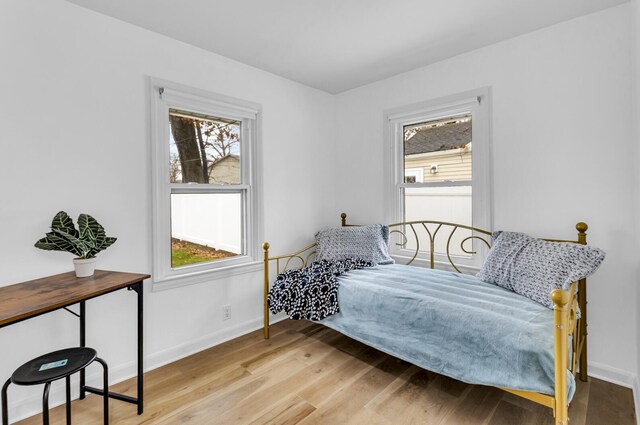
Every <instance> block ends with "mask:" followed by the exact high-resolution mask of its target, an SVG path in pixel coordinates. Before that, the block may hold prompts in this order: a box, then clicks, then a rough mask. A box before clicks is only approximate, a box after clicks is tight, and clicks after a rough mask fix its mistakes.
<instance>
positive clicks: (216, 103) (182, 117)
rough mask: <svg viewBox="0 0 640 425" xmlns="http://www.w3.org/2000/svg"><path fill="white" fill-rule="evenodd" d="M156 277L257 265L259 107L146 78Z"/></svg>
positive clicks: (190, 276)
mask: <svg viewBox="0 0 640 425" xmlns="http://www.w3.org/2000/svg"><path fill="white" fill-rule="evenodd" d="M149 86H150V90H149V91H150V98H151V108H150V113H151V146H152V158H153V161H152V174H153V209H154V210H153V230H154V232H153V234H154V240H153V269H154V281H155V282H161V283H163V284H169V286H173V284H183V283H194V282H199V281H205V280H209V279H211V278H212V274H214V273H215V274H216V276H218V275H219V274H220V273H223V272H224V273H238V272H241V271H252V270H254V269H257V268H258V267H257V266H258V265H259V264H260V263H257V260H258V256H259V249H258V244H259V242H260V240H261V225H260V224H261V223H260V222H259V218H260V217H261V214H260V211H261V206H260V196H259V195H260V187H259V181H260V179H259V177H258V176H259V171H260V167H259V165H260V155H259V152H260V150H259V141H258V133H257V130H258V125H257V124H258V119H259V112H260V107H259V105H255V104H252V103H249V102H244V101H240V100H237V99H231V98H228V97H225V96H221V95H215V94H211V93H207V92H204V91H199V90H195V89H191V88H186V87H182V86H179V85H177V84H173V83H169V82H166V81H160V80H156V79H150V84H149Z"/></svg>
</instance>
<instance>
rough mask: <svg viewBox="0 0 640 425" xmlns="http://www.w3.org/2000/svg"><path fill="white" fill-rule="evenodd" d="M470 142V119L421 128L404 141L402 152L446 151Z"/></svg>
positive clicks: (408, 153) (411, 153) (410, 153)
mask: <svg viewBox="0 0 640 425" xmlns="http://www.w3.org/2000/svg"><path fill="white" fill-rule="evenodd" d="M470 142H471V121H466V122H458V123H454V124H446V125H441V126H438V127H431V128H423V129H421V130H418V132H416V134H414V135H413V137H411V138H410V139H409V140H406V141H405V142H404V154H405V155H414V154H419V153H426V152H437V151H446V150H449V149H456V148H460V147H462V146H465V145H467V144H468V143H470Z"/></svg>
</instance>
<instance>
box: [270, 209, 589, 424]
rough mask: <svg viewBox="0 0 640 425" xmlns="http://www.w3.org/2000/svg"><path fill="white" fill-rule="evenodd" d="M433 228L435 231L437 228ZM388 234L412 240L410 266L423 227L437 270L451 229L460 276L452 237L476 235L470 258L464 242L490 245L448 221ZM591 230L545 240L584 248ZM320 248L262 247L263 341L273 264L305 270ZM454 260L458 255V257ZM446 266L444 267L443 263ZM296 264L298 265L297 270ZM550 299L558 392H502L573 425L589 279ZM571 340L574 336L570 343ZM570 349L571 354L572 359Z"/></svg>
mask: <svg viewBox="0 0 640 425" xmlns="http://www.w3.org/2000/svg"><path fill="white" fill-rule="evenodd" d="M341 219H342V226H352V225H348V224H347V215H346V214H345V213H342V214H341ZM434 227H435V228H434ZM389 228H390V233H397V234H399V235H400V238H401V241H400V242H399V243H396V245H398V246H400V247H401V248H406V246H407V244H408V241H409V240H410V237H412V239H411V240H415V245H416V248H415V252H414V254H413V256H412V257H411V259H410V260H409V261H408V262H407V263H406V264H411V263H412V262H413V261H414V260H415V259H416V258H417V257H418V253H419V252H420V241H419V238H418V230H421V229H424V231H425V232H426V235H427V236H428V237H429V245H430V246H429V251H428V252H429V268H431V269H433V268H435V265H436V261H435V259H436V258H435V242H436V241H435V237H436V235H437V234H438V232H439V231H440V230H441V229H443V228H449V229H450V233H449V235H448V237H447V243H446V247H445V253H446V259H447V260H448V262H449V264H448V265H450V266H451V267H453V268H454V269H455V270H456V271H458V272H460V270H459V268H458V267H457V266H456V264H455V263H454V258H452V254H451V242H452V238H453V235H454V233H455V232H456V231H457V230H458V229H465V230H467V231H470V232H472V233H471V236H468V237H465V238H464V239H463V240H462V241H461V242H460V248H461V249H462V251H463V252H465V253H466V254H468V255H473V254H476V253H477V252H476V251H474V250H473V247H472V248H471V249H466V248H465V247H464V244H465V243H466V242H467V241H470V240H472V239H476V240H479V241H481V242H482V243H484V244H485V245H486V246H487V247H489V248H490V247H491V232H489V231H486V230H483V229H478V228H475V227H471V226H466V225H462V224H455V223H447V222H442V221H429V220H423V221H410V222H401V223H394V224H390V225H389ZM587 229H588V226H587V224H586V223H582V222H580V223H578V224H576V230H577V231H578V239H577V240H559V239H545V240H548V241H553V242H571V243H578V244H582V245H586V244H587ZM315 246H316V244H315V243H314V244H311V245H309V246H307V247H305V248H303V249H300V250H298V251H296V252H294V253H291V254H286V255H280V256H275V257H270V256H269V243H267V242H265V243H264V244H263V249H264V338H265V339H268V338H269V306H268V303H267V294H268V292H269V287H270V284H269V264H270V263H271V262H275V266H276V267H275V268H276V269H275V271H276V273H277V274H279V273H282V272H284V271H286V270H290V269H291V268H302V267H305V266H306V265H307V264H309V262H310V260H311V258H312V257H313V256H314V255H315V253H316V252H315V250H314V249H313V248H314V247H315ZM454 257H455V256H454ZM444 264H446V263H444ZM294 266H295V267H294ZM551 300H552V301H553V304H554V308H553V320H554V329H553V331H554V367H555V391H554V394H555V395H554V396H550V395H547V394H541V393H537V392H532V391H521V390H514V389H509V388H501V389H502V390H504V391H507V392H510V393H512V394H515V395H517V396H520V397H523V398H526V399H528V400H531V401H534V402H536V403H539V404H541V405H543V406H546V407H549V408H551V409H552V410H553V416H554V417H555V423H556V425H568V423H569V413H568V409H569V403H568V397H567V396H568V394H567V385H568V383H567V373H566V371H567V370H570V371H571V373H572V374H573V376H574V377H575V376H576V375H578V377H579V378H580V380H581V381H584V382H586V381H587V379H588V378H587V281H586V279H581V280H579V281H577V282H573V283H572V284H571V286H570V288H569V290H568V291H563V290H560V289H556V290H554V291H553V292H552V293H551ZM577 306H579V308H580V313H581V315H580V318H579V319H578V318H577V316H576V311H577V308H576V307H577ZM570 337H572V338H571V339H570ZM569 350H571V355H569Z"/></svg>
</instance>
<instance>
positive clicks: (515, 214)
mask: <svg viewBox="0 0 640 425" xmlns="http://www.w3.org/2000/svg"><path fill="white" fill-rule="evenodd" d="M629 15H630V6H629V4H625V5H622V6H619V7H616V8H612V9H608V10H605V11H602V12H599V13H596V14H592V15H588V16H585V17H582V18H579V19H575V20H572V21H569V22H565V23H562V24H559V25H556V26H553V27H549V28H546V29H543V30H540V31H536V32H533V33H530V34H527V35H524V36H521V37H518V38H515V39H511V40H508V41H505V42H501V43H498V44H495V45H492V46H489V47H486V48H482V49H479V50H476V51H473V52H470V53H467V54H464V55H461V56H457V57H454V58H452V59H449V60H445V61H442V62H439V63H436V64H434V65H431V66H428V67H425V68H421V69H418V70H414V71H411V72H408V73H405V74H401V75H398V76H396V77H392V78H389V79H387V80H383V81H380V82H377V83H373V84H370V85H367V86H364V87H361V88H358V89H354V90H351V91H349V92H346V93H343V94H341V95H338V110H337V117H338V134H339V141H340V146H341V149H342V156H341V157H340V159H339V162H338V164H337V165H338V175H339V178H340V180H341V181H343V182H345V184H346V186H345V187H349V188H352V190H350V191H345V192H340V193H338V197H337V200H336V201H337V205H338V206H339V207H340V208H341V209H344V210H345V211H346V212H347V213H349V215H350V220H351V222H361V223H366V222H376V221H380V220H382V217H383V186H382V185H383V174H382V169H383V158H382V155H383V154H382V146H383V140H382V137H383V111H385V110H386V109H390V108H395V107H400V106H403V105H408V104H412V103H415V102H421V101H426V100H430V99H436V98H439V97H443V96H448V95H451V94H455V93H459V92H464V91H467V90H472V89H476V88H480V87H484V86H490V87H491V88H492V98H493V103H492V105H493V121H492V123H493V129H492V131H493V161H494V164H493V165H494V168H493V170H494V223H495V229H505V230H517V231H524V232H528V233H531V234H534V235H538V236H546V237H558V238H571V237H575V230H574V225H575V223H576V222H578V221H581V220H583V221H586V222H587V223H588V224H589V225H590V230H589V235H588V238H589V241H590V243H592V244H593V245H595V246H598V247H601V248H602V249H604V250H605V251H606V252H607V259H606V261H605V262H604V264H603V266H602V267H601V269H600V270H599V271H598V272H597V273H596V274H595V275H594V276H593V278H591V279H590V280H589V282H588V287H589V337H590V341H589V355H590V361H591V362H593V366H594V367H593V368H592V371H593V372H594V373H596V372H597V371H598V370H600V372H602V371H605V372H607V373H609V375H610V376H614V377H617V378H621V377H624V379H631V377H632V376H634V375H635V374H636V372H637V369H638V367H640V366H639V365H638V350H639V349H638V330H639V326H638V322H637V317H638V316H637V314H636V311H637V308H638V300H637V296H636V291H637V289H636V287H637V282H638V278H637V275H636V271H637V264H638V260H637V258H638V251H637V249H636V247H637V243H636V241H637V234H636V231H635V226H634V223H635V222H636V221H637V219H638V217H637V214H636V211H635V210H634V208H635V204H634V201H633V199H634V194H636V192H637V190H638V187H637V186H636V184H635V181H634V169H635V168H636V164H637V162H636V158H634V156H633V155H630V151H631V150H632V149H633V140H632V128H631V126H630V125H629V123H630V122H632V120H633V119H634V117H633V116H632V113H631V103H632V96H631V91H630V87H631V79H632V74H631V71H632V70H631V25H630V24H631V21H630V18H629ZM353 158H361V160H360V161H359V162H358V163H354V161H353ZM550 158H551V159H550ZM598 367H600V368H599V369H598ZM621 379H622V378H621Z"/></svg>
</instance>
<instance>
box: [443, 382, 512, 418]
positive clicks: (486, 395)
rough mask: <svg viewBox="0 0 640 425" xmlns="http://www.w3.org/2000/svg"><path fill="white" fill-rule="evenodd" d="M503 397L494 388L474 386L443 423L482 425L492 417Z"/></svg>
mask: <svg viewBox="0 0 640 425" xmlns="http://www.w3.org/2000/svg"><path fill="white" fill-rule="evenodd" d="M502 395H503V391H502V390H499V389H497V388H493V387H484V386H479V385H474V386H471V387H470V391H469V392H468V393H467V394H466V396H465V397H464V398H463V399H462V400H461V401H460V403H458V404H457V405H456V407H455V408H454V409H452V410H451V411H450V412H449V415H447V417H446V418H445V419H444V421H443V422H442V423H443V424H447V425H472V424H482V423H483V422H485V421H486V420H487V419H489V418H490V417H491V415H492V414H493V411H494V410H495V409H496V407H497V405H498V403H499V402H500V400H501V398H502Z"/></svg>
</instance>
